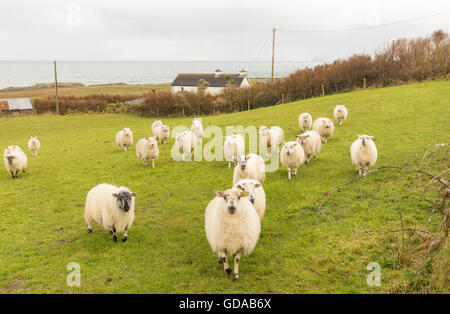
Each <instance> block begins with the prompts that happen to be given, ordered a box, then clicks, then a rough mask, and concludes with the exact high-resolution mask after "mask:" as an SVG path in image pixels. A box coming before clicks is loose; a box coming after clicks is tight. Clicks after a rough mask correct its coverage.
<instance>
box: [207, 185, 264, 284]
mask: <svg viewBox="0 0 450 314" xmlns="http://www.w3.org/2000/svg"><path fill="white" fill-rule="evenodd" d="M216 195H217V196H216V197H215V198H214V199H213V200H212V201H211V202H210V203H209V204H208V206H207V207H206V211H205V231H206V238H207V240H208V242H209V245H210V246H211V249H212V251H213V252H218V256H219V264H223V265H224V270H225V271H226V273H227V274H230V273H231V267H230V265H229V264H228V258H227V253H229V254H231V255H232V256H233V258H234V271H233V281H237V280H238V279H239V261H240V259H241V255H249V254H250V253H251V252H252V251H253V249H254V248H255V246H256V243H257V242H258V239H259V235H260V232H261V222H260V220H259V217H258V214H257V213H256V211H255V209H254V208H253V206H252V204H251V203H250V201H249V200H248V198H246V197H243V195H244V192H239V191H237V190H235V189H229V190H226V191H223V192H222V191H216Z"/></svg>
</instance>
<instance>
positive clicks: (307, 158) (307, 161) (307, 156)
mask: <svg viewBox="0 0 450 314" xmlns="http://www.w3.org/2000/svg"><path fill="white" fill-rule="evenodd" d="M309 156H310V155H306V164H307V165H309Z"/></svg>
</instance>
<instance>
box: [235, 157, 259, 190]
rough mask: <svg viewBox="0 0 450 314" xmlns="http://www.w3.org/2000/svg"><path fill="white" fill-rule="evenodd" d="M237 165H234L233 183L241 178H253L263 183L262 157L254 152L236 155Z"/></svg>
mask: <svg viewBox="0 0 450 314" xmlns="http://www.w3.org/2000/svg"><path fill="white" fill-rule="evenodd" d="M236 161H237V165H236V167H234V174H233V184H236V183H237V182H238V181H239V180H242V179H254V180H258V181H259V182H261V183H264V179H265V178H266V165H265V163H264V159H262V158H261V156H259V155H256V154H248V155H247V156H246V155H241V156H237V157H236Z"/></svg>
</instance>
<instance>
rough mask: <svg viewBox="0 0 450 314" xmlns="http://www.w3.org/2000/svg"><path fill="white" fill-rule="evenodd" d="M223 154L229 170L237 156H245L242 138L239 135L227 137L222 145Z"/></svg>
mask: <svg viewBox="0 0 450 314" xmlns="http://www.w3.org/2000/svg"><path fill="white" fill-rule="evenodd" d="M223 153H224V155H225V160H226V161H228V168H230V167H231V163H232V162H233V161H235V160H236V157H237V156H240V155H243V154H245V142H244V138H243V137H242V136H241V135H239V134H233V135H230V136H227V137H226V138H225V143H224V144H223Z"/></svg>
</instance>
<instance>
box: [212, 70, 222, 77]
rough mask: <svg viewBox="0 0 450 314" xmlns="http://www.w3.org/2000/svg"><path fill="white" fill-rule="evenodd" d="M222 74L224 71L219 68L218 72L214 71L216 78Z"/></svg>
mask: <svg viewBox="0 0 450 314" xmlns="http://www.w3.org/2000/svg"><path fill="white" fill-rule="evenodd" d="M220 74H222V70H221V69H219V68H217V69H216V71H214V76H215V77H219V76H220Z"/></svg>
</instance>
